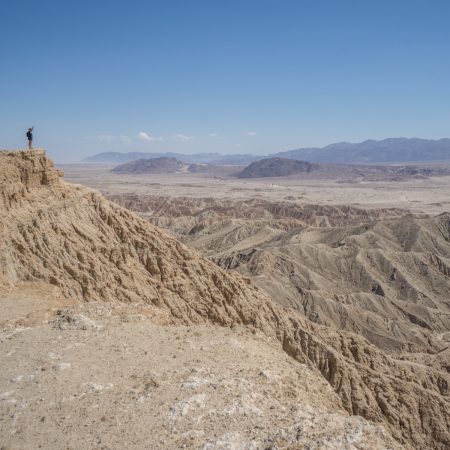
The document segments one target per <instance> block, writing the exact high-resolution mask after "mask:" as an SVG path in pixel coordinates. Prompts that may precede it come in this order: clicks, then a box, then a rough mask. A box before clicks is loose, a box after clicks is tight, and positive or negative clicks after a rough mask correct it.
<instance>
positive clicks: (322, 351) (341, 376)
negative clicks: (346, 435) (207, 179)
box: [0, 153, 450, 449]
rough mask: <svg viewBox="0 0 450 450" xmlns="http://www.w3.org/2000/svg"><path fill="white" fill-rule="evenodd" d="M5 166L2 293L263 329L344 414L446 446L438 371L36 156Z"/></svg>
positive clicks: (444, 387)
mask: <svg viewBox="0 0 450 450" xmlns="http://www.w3.org/2000/svg"><path fill="white" fill-rule="evenodd" d="M27 158H31V159H32V160H31V161H29V160H27ZM23 164H26V165H27V167H30V169H29V170H31V172H30V173H29V174H28V175H27V173H28V172H27V171H26V170H25V169H22V168H23V167H24V166H23ZM1 166H5V167H6V170H5V169H0V173H2V174H3V180H2V185H3V186H7V185H8V184H14V188H15V192H16V194H15V195H16V197H15V198H14V201H9V202H7V205H6V207H5V205H3V206H2V214H1V216H0V233H1V242H2V244H1V247H0V275H1V276H2V277H3V279H6V280H8V281H9V283H17V282H20V281H46V282H49V283H51V284H54V285H57V286H58V287H59V288H60V289H61V291H62V293H63V294H64V295H65V296H66V297H72V298H75V299H78V300H79V301H87V302H92V301H103V302H113V303H114V302H141V303H147V304H151V305H153V306H155V307H157V308H159V309H161V310H162V311H164V312H165V313H167V317H168V318H169V319H168V320H169V321H170V322H171V323H174V324H216V325H221V326H227V327H233V326H236V325H244V326H247V327H250V328H253V329H256V330H259V331H261V332H262V333H264V334H265V335H266V336H268V337H269V338H273V339H276V340H277V341H278V342H279V346H280V348H282V349H283V350H284V351H285V352H286V353H287V354H288V355H290V356H291V357H292V358H294V359H295V360H297V361H299V362H302V363H304V364H307V365H308V366H309V367H311V368H313V369H314V370H317V371H319V372H320V373H321V374H322V376H323V377H324V378H325V379H326V380H327V381H328V383H329V384H330V385H331V386H332V387H333V389H334V390H335V392H336V393H337V394H338V395H339V397H340V401H341V404H342V406H343V407H344V408H345V409H346V410H347V411H348V412H350V413H351V414H356V415H361V416H363V417H365V418H367V419H369V420H372V421H375V422H378V423H382V424H384V425H385V426H386V427H387V429H388V430H389V431H390V432H391V434H392V435H393V436H394V437H395V438H396V439H397V440H398V441H400V442H403V443H406V444H410V445H413V446H414V447H415V448H423V449H425V448H430V447H431V448H435V449H444V448H448V446H449V445H450V433H449V429H450V408H449V401H448V386H449V378H448V377H447V376H445V375H442V373H441V372H439V371H437V370H434V369H431V368H427V367H425V366H422V365H419V364H416V363H412V362H407V361H399V360H396V359H394V358H391V357H389V356H386V355H385V354H383V352H381V351H380V350H379V349H377V348H376V347H375V346H373V345H371V344H369V343H368V342H367V341H366V340H365V339H363V338H361V337H359V336H357V335H355V334H352V333H346V332H340V331H336V330H333V329H331V328H326V327H323V326H319V325H316V324H314V323H312V322H310V321H308V320H306V319H304V318H303V317H302V316H300V315H299V314H297V313H295V311H293V310H292V309H289V308H285V307H282V306H280V305H278V304H276V303H274V302H273V301H272V300H271V299H270V298H269V297H268V296H267V294H265V293H264V292H263V291H262V290H260V289H258V288H257V287H255V286H254V285H253V284H252V282H251V281H250V280H248V279H245V278H243V277H242V276H240V275H238V274H232V273H229V272H226V271H224V270H222V269H220V268H219V267H217V266H216V265H215V264H214V263H212V262H210V261H208V260H206V259H204V258H203V257H201V256H200V255H199V254H198V253H197V252H196V251H194V250H192V249H190V248H188V247H186V246H185V245H183V244H181V243H180V242H178V241H177V240H175V239H174V238H173V237H170V236H169V235H168V234H166V233H165V232H163V231H161V230H159V229H157V228H156V227H154V226H153V225H151V224H149V223H147V222H146V221H145V220H143V219H141V218H139V217H137V216H136V215H134V214H133V213H131V212H129V211H127V210H125V209H123V208H121V207H119V206H117V205H115V204H113V203H111V202H109V201H107V200H105V199H104V198H103V197H102V196H101V195H100V194H98V193H97V192H94V191H91V190H88V189H85V188H82V187H79V186H71V185H68V184H65V183H63V182H61V181H59V174H58V173H57V172H56V170H55V169H54V167H53V166H52V165H51V164H50V163H49V162H48V160H47V159H46V158H45V156H43V155H40V154H28V155H24V154H21V153H18V154H16V155H12V156H11V155H8V154H1V155H0V167H1ZM35 168H36V169H35ZM41 169H42V170H41ZM35 170H36V174H37V173H38V172H39V173H40V176H39V177H37V176H36V177H35V176H34V174H35ZM20 173H21V174H22V177H20V176H19V177H18V174H20ZM35 178H36V179H35ZM30 179H33V180H34V181H29V180H30ZM39 180H40V181H39ZM4 198H11V196H10V195H9V194H8V195H4Z"/></svg>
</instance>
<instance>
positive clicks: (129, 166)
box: [112, 157, 184, 173]
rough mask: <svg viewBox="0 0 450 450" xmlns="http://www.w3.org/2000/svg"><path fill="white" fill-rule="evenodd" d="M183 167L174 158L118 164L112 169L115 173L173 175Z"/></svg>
mask: <svg viewBox="0 0 450 450" xmlns="http://www.w3.org/2000/svg"><path fill="white" fill-rule="evenodd" d="M183 167H184V163H183V162H181V161H180V160H178V159H176V158H166V157H160V158H152V159H137V160H135V161H130V162H127V163H124V164H120V165H118V166H116V167H114V169H112V171H113V172H116V173H174V172H178V171H179V170H181V169H182V168H183Z"/></svg>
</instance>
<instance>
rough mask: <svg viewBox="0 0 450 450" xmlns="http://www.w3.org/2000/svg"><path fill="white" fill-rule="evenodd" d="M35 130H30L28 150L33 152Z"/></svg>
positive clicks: (28, 133) (28, 132)
mask: <svg viewBox="0 0 450 450" xmlns="http://www.w3.org/2000/svg"><path fill="white" fill-rule="evenodd" d="M33 129H34V127H31V128H28V131H27V138H28V148H29V149H30V150H31V149H32V148H33Z"/></svg>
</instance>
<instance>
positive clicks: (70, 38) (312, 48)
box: [0, 0, 450, 161]
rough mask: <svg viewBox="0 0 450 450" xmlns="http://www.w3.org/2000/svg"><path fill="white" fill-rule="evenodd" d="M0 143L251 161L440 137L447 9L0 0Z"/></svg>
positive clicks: (446, 94)
mask: <svg viewBox="0 0 450 450" xmlns="http://www.w3.org/2000/svg"><path fill="white" fill-rule="evenodd" d="M0 17H1V27H0V69H1V70H0V148H20V147H23V146H25V129H26V128H27V127H28V126H31V125H34V126H35V127H36V129H35V145H36V146H43V147H46V148H47V150H48V152H49V153H50V155H51V156H53V157H54V158H55V159H56V160H57V161H75V160H78V159H81V158H83V157H85V156H88V155H91V154H94V153H98V152H101V151H135V150H136V151H149V152H152V151H154V152H159V151H176V152H181V153H192V152H221V153H260V154H266V153H270V152H276V151H283V150H288V149H292V148H298V147H305V146H323V145H326V144H329V143H332V142H337V141H344V140H345V141H361V140H365V139H369V138H371V139H382V138H385V137H398V136H405V137H413V136H415V137H426V138H441V137H448V136H449V135H450V133H449V126H450V27H449V26H448V24H449V23H450V2H448V1H439V0H428V1H425V0H423V1H417V0H391V1H369V0H367V1H364V0H358V1H357V0H353V1H351V0H339V1H338V0H336V1H331V0H328V1H326V0H315V1H312V0H311V1H301V0H298V1H290V0H286V1H283V0H278V1H276V0H270V1H269V0H258V1H253V0H247V1H246V0H240V1H235V0H227V1H225V0H221V1H216V0H209V1H206V0H203V1H200V0H184V1H182V0H164V1H162V0H161V1H151V0H147V1H135V0H128V1H125V0H122V1H115V0H108V1H96V0H91V1H90V2H87V1H83V0H78V1H75V0H73V1H61V0H59V1H48V0H40V1H37V0H34V1H30V0H28V1H22V0H14V1H12V0H11V1H7V0H2V1H1V16H0Z"/></svg>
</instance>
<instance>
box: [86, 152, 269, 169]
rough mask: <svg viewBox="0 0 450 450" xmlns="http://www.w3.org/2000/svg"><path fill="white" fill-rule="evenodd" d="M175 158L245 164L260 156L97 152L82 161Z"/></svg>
mask: <svg viewBox="0 0 450 450" xmlns="http://www.w3.org/2000/svg"><path fill="white" fill-rule="evenodd" d="M163 157H164V158H176V159H178V160H179V161H182V162H184V163H203V164H211V163H214V164H216V165H233V166H240V165H247V164H250V163H252V162H253V161H258V160H259V159H261V158H262V156H260V155H221V154H220V153H195V154H193V155H185V154H182V153H172V152H167V153H144V152H130V153H120V152H105V153H99V154H97V155H94V156H90V157H89V158H86V159H84V162H90V163H117V164H120V163H126V162H129V161H136V160H139V159H154V158H163Z"/></svg>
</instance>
